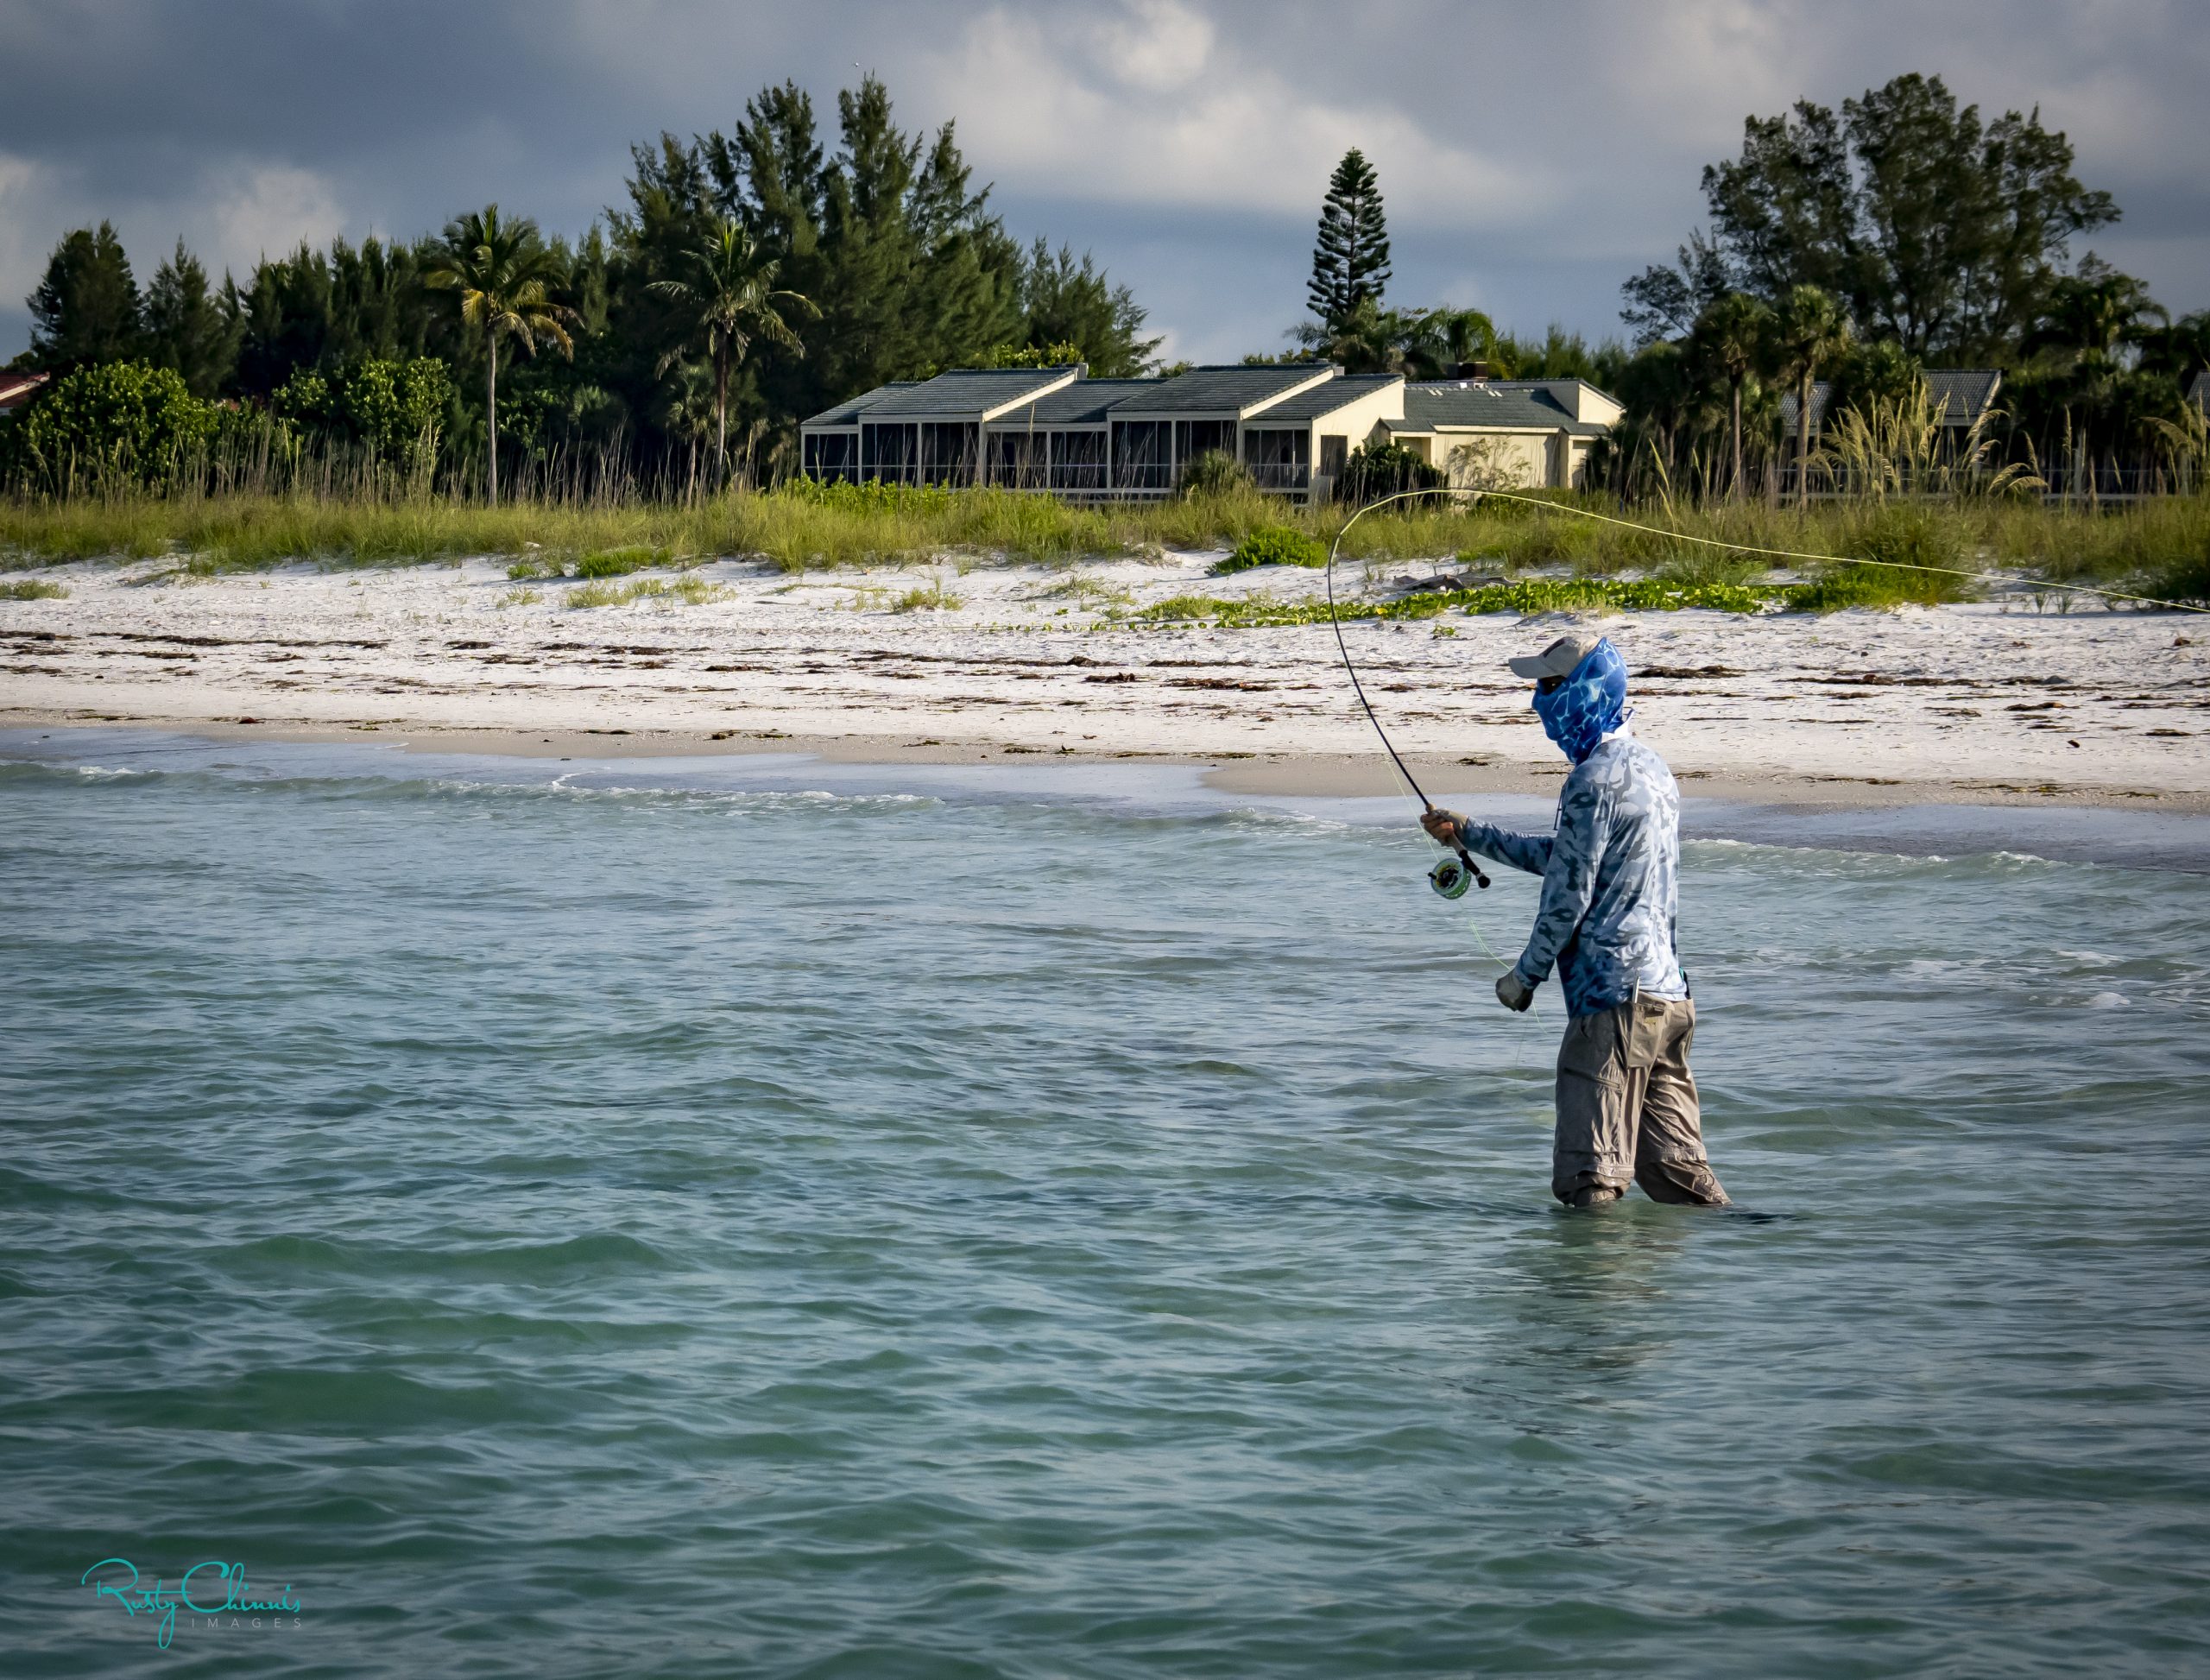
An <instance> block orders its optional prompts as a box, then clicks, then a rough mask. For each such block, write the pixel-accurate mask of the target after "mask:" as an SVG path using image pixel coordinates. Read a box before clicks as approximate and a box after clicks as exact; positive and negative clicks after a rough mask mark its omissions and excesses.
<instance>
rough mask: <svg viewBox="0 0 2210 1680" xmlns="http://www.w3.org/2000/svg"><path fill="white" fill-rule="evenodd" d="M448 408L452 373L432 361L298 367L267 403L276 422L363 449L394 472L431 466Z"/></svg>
mask: <svg viewBox="0 0 2210 1680" xmlns="http://www.w3.org/2000/svg"><path fill="white" fill-rule="evenodd" d="M452 407H453V388H452V374H451V370H450V369H448V368H447V367H446V366H445V363H443V362H441V361H439V359H438V358H437V357H434V356H418V357H414V359H413V360H411V361H407V362H393V361H386V360H383V359H382V358H381V357H369V358H367V359H366V360H364V361H360V362H356V363H353V364H352V365H351V366H350V367H346V368H340V369H332V371H331V372H329V373H327V374H325V373H322V372H319V371H317V370H316V369H312V368H302V369H298V370H297V371H295V372H294V374H293V375H292V376H291V377H290V378H289V379H287V380H286V381H285V382H284V383H283V384H282V385H281V386H280V387H279V388H277V390H276V391H275V394H274V395H271V396H270V397H269V399H268V411H269V413H270V414H274V415H275V417H276V418H277V419H279V420H289V421H291V422H292V423H293V424H294V426H299V427H300V429H301V430H303V431H305V432H307V433H311V434H313V435H315V436H318V437H321V438H332V439H340V440H343V441H344V442H347V443H353V444H358V445H363V447H365V448H366V449H367V450H368V451H369V453H371V454H372V455H374V456H375V457H376V458H377V459H378V460H380V461H382V462H385V463H387V464H392V465H400V464H418V465H426V464H428V463H429V462H432V461H434V460H435V459H436V458H437V455H438V441H439V438H440V436H441V435H442V434H443V433H445V431H446V429H447V424H448V416H449V414H450V413H451V409H452Z"/></svg>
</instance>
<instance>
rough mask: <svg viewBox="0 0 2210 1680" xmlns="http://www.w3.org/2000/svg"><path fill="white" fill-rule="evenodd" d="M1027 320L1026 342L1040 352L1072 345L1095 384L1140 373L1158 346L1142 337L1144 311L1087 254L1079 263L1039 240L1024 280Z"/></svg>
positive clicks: (1068, 251) (1064, 249)
mask: <svg viewBox="0 0 2210 1680" xmlns="http://www.w3.org/2000/svg"><path fill="white" fill-rule="evenodd" d="M1020 306H1021V312H1022V313H1023V314H1024V315H1025V316H1026V323H1025V325H1026V338H1025V339H1024V340H1023V342H1024V343H1025V344H1027V345H1028V346H1029V347H1031V348H1032V349H1037V350H1041V349H1045V348H1046V347H1048V346H1050V345H1052V344H1073V345H1075V346H1076V347H1077V348H1078V349H1079V350H1080V351H1082V359H1083V361H1084V362H1085V363H1088V364H1089V375H1090V377H1091V378H1093V379H1126V378H1129V377H1131V376H1134V375H1136V374H1140V373H1141V372H1142V371H1143V370H1144V369H1145V367H1146V365H1147V364H1148V363H1149V362H1150V360H1151V353H1152V351H1155V350H1157V349H1158V348H1159V340H1158V339H1156V338H1143V337H1141V336H1140V335H1141V333H1142V332H1143V324H1144V317H1145V310H1144V307H1143V306H1142V305H1141V304H1140V303H1138V302H1137V301H1136V300H1135V294H1134V293H1133V292H1131V291H1130V290H1129V289H1128V288H1127V287H1125V286H1114V285H1113V284H1112V283H1111V282H1110V281H1108V280H1107V279H1106V278H1105V274H1104V271H1103V270H1102V269H1101V268H1099V267H1098V266H1097V264H1096V260H1095V259H1094V258H1092V257H1091V256H1090V255H1089V252H1087V251H1084V252H1083V254H1082V257H1081V259H1080V260H1079V261H1077V260H1076V257H1075V254H1074V249H1073V247H1072V246H1070V245H1061V246H1060V247H1059V248H1058V250H1056V251H1054V250H1053V249H1051V242H1050V241H1049V240H1047V239H1045V238H1044V237H1042V236H1041V235H1039V236H1038V237H1037V240H1036V243H1035V244H1034V245H1032V246H1031V247H1030V248H1029V252H1028V261H1027V263H1026V267H1025V268H1024V269H1023V270H1022V273H1021V276H1020Z"/></svg>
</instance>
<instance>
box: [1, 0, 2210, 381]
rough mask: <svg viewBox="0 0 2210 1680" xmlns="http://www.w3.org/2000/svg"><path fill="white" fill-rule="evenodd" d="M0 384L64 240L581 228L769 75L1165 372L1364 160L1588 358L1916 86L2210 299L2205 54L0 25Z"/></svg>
mask: <svg viewBox="0 0 2210 1680" xmlns="http://www.w3.org/2000/svg"><path fill="white" fill-rule="evenodd" d="M0 62H4V63H5V64H7V65H8V66H9V73H8V77H7V83H8V94H7V98H5V99H4V100H0V355H5V354H6V353H9V352H10V351H12V350H13V349H14V348H15V347H16V346H18V345H20V344H22V341H23V338H24V335H25V332H26V331H27V320H28V318H27V315H26V313H25V312H24V311H23V309H22V306H21V305H20V302H19V300H20V299H21V298H22V295H23V294H24V293H25V292H26V291H28V289H29V287H30V286H31V285H32V284H33V283H34V282H35V280H36V277H37V274H38V270H39V268H40V267H41V264H42V262H43V261H44V258H45V255H46V252H47V250H48V249H50V248H51V246H52V245H53V243H54V241H55V240H56V239H57V238H59V237H60V235H61V234H62V233H63V232H65V231H66V230H67V229H69V228H70V227H73V226H77V225H79V224H84V223H86V222H90V221H96V220H98V219H99V218H102V217H108V218H112V219H113V220H114V221H115V222H116V224H117V226H118V227H119V228H120V229H121V230H122V231H123V236H124V237H125V240H126V242H127V243H128V244H129V249H130V250H131V252H132V254H133V257H134V260H135V261H136V263H137V264H138V266H139V268H140V269H141V271H142V274H143V273H144V272H147V271H150V269H151V268H152V266H153V264H154V262H155V261H156V260H157V259H158V257H159V256H160V254H161V252H163V251H165V250H166V249H167V248H168V247H169V245H170V244H171V243H174V240H175V239H176V238H177V237H179V236H182V237H185V238H186V240H187V241H188V242H189V243H191V244H192V245H193V247H194V248H195V249H198V250H199V251H200V252H201V254H202V255H203V256H205V257H206V258H207V259H208V260H209V262H210V264H211V266H214V267H218V268H219V267H222V266H225V265H227V266H230V267H232V268H239V269H243V268H245V267H247V266H249V265H250V263H251V262H252V261H253V259H254V257H255V256H256V255H257V254H258V253H259V252H261V251H262V250H264V249H269V250H274V249H283V248H288V247H289V246H290V245H292V244H294V243H297V241H298V240H299V239H300V238H301V237H306V238H311V239H314V240H317V241H320V240H323V239H326V238H328V237H330V236H331V235H332V234H333V233H338V232H344V233H346V234H348V235H351V236H354V237H358V236H359V235H361V234H363V233H364V232H368V231H379V232H386V233H399V234H409V235H411V234H414V233H416V232H420V231H426V230H430V229H434V228H435V227H437V226H439V225H440V224H442V223H443V222H444V221H445V218H447V217H448V216H450V215H451V214H452V213H453V212H455V211H457V210H459V209H461V208H463V207H464V206H467V205H477V204H481V203H483V202H484V201H485V200H486V199H492V198H496V199H499V200H500V201H501V202H502V203H503V204H505V205H508V207H509V208H512V209H515V210H520V211H523V212H527V213H530V214H534V215H535V216H536V217H537V218H539V219H540V221H541V222H542V223H544V224H546V226H547V227H548V228H553V229H559V230H564V231H570V232H579V231H582V230H583V229H584V227H585V226H587V225H588V224H589V223H590V220H591V219H592V218H594V217H595V216H596V215H597V213H598V212H599V211H600V210H601V209H602V207H603V206H604V205H606V204H608V203H609V202H611V201H614V200H616V199H618V197H619V196H620V193H621V183H622V176H623V174H624V171H625V168H626V166H627V162H628V147H629V145H630V144H631V143H632V142H636V141H641V140H648V139H650V138H651V137H653V136H654V135H656V134H658V133H659V132H660V130H661V129H670V130H672V131H674V132H676V133H679V134H689V133H691V132H694V131H699V130H703V129H708V128H712V127H717V126H718V127H724V128H725V127H727V126H728V125H729V124H730V123H733V122H734V121H736V118H737V117H738V115H739V113H740V112H741V111H742V105H743V103H744V100H745V99H746V98H747V97H748V96H749V95H750V94H751V93H752V92H755V90H756V89H758V88H759V87H760V86H761V85H762V84H764V83H766V82H768V81H780V80H781V79H784V78H786V77H788V78H791V79H795V80H796V81H798V82H799V84H800V85H803V86H805V87H807V88H809V89H811V91H812V92H813V93H814V95H815V98H816V99H817V100H818V101H819V102H820V103H821V104H824V106H832V105H833V101H834V97H835V92H836V90H837V88H838V87H839V86H841V85H848V84H849V83H851V82H852V81H854V80H855V79H856V74H857V73H856V70H855V69H854V66H855V64H857V65H859V66H863V67H865V68H868V69H872V70H875V71H876V72H878V73H881V75H882V76H883V78H884V79H886V80H887V82H888V84H889V85H890V88H891V91H892V93H893V97H894V98H896V99H897V101H898V103H899V106H900V113H901V115H902V116H903V117H904V119H905V120H906V122H907V123H913V124H918V123H937V122H940V121H943V120H945V119H947V118H954V117H956V118H957V120H958V123H959V129H960V133H961V136H962V139H963V143H964V145H965V147H966V149H967V152H968V155H969V159H970V160H971V161H973V163H974V164H975V166H976V173H977V175H978V177H980V178H981V179H984V180H992V181H995V183H996V195H995V202H996V203H997V205H999V207H1000V208H1001V210H1002V211H1003V212H1004V213H1005V215H1006V217H1007V222H1008V224H1009V225H1010V226H1011V227H1012V228H1013V231H1015V232H1016V233H1020V234H1023V235H1026V234H1030V233H1034V232H1044V233H1048V234H1049V235H1051V237H1053V238H1054V239H1055V240H1056V239H1067V240H1070V241H1072V242H1073V243H1075V244H1076V245H1077V247H1083V246H1087V247H1089V248H1091V249H1095V250H1096V254H1097V256H1098V257H1099V258H1100V260H1101V261H1102V262H1104V263H1106V264H1107V266H1108V268H1110V269H1111V270H1112V271H1113V272H1114V275H1115V276H1116V277H1118V278H1120V279H1122V280H1125V281H1128V282H1130V283H1131V284H1133V286H1134V287H1135V288H1136V291H1137V294H1138V295H1139V296H1140V298H1141V299H1142V300H1144V301H1145V302H1146V304H1147V305H1148V306H1150V307H1151V309H1152V315H1153V319H1154V322H1155V324H1156V325H1158V326H1159V328H1161V329H1163V330H1165V332H1167V333H1168V334H1169V336H1170V348H1171V350H1172V351H1174V352H1176V353H1178V354H1185V355H1192V356H1198V357H1215V356H1223V357H1225V356H1234V355H1236V354H1239V353H1241V351H1246V350H1254V349H1263V348H1272V347H1274V346H1277V345H1279V344H1280V343H1281V341H1282V333H1283V331H1284V329H1285V328H1286V327H1287V326H1288V325H1290V323H1291V321H1293V320H1294V319H1296V318H1297V316H1298V313H1300V310H1301V307H1302V300H1303V290H1304V270H1305V266H1306V262H1307V260H1308V254H1309V251H1310V239H1311V228H1312V220H1313V217H1314V214H1315V212H1316V211H1317V203H1318V199H1319V194H1320V191H1321V188H1322V186H1323V182H1324V179H1325V175H1326V172H1327V169H1328V167H1329V164H1330V163H1332V161H1334V158H1335V156H1336V155H1339V154H1340V153H1341V152H1342V149H1343V148H1344V147H1345V146H1347V145H1349V144H1357V145H1360V146H1362V147H1363V148H1365V149H1366V151H1367V154H1368V155H1370V156H1372V157H1373V159H1374V161H1375V162H1376V164H1377V167H1379V168H1380V173H1381V178H1382V184H1383V188H1384V190H1385V192H1386V194H1387V196H1388V201H1389V205H1390V213H1391V221H1392V231H1393V232H1394V235H1395V246H1396V266H1397V281H1396V286H1395V287H1394V291H1395V294H1397V295H1398V296H1399V297H1400V298H1401V299H1402V300H1405V301H1441V300H1445V299H1447V300H1450V301H1453V302H1458V303H1471V304H1478V305H1480V306H1482V307H1484V308H1486V309H1488V310H1489V311H1490V312H1491V313H1493V314H1495V315H1496V316H1497V317H1498V318H1499V319H1500V320H1501V321H1504V322H1506V323H1507V324H1509V325H1514V326H1517V327H1519V328H1520V329H1522V330H1529V331H1533V330H1539V329H1540V328H1541V327H1542V326H1543V325H1545V324H1546V323H1547V322H1550V321H1551V320H1558V321H1562V322H1563V323H1565V324H1566V325H1570V326H1576V327H1580V328H1582V329H1583V330H1586V331H1588V332H1592V333H1596V334H1602V333H1606V332H1611V331H1613V330H1614V329H1615V326H1616V310H1617V302H1618V287H1619V283H1620V280H1621V279H1623V278H1624V277H1625V276H1626V275H1628V274H1630V273H1632V272H1633V271H1634V270H1636V269H1638V268H1640V267H1641V266H1642V265H1643V264H1645V263H1646V262H1652V261H1658V260H1663V259H1664V257H1666V256H1669V255H1670V251H1671V249H1672V248H1673V246H1674V244H1675V243H1677V242H1678V240H1679V239H1680V238H1681V237H1682V236H1683V234H1684V233H1685V232H1686V231H1687V230H1688V229H1689V227H1690V226H1691V225H1693V224H1695V222H1696V220H1697V218H1698V216H1699V212H1700V211H1701V208H1702V206H1701V204H1700V201H1699V199H1698V196H1697V193H1696V175H1697V171H1698V169H1699V167H1700V166H1701V165H1702V163H1704V162H1706V161H1710V160H1711V159H1714V158H1716V157H1719V156H1721V155H1726V154H1727V153H1729V152H1731V151H1732V150H1733V148H1734V146H1735V145H1736V144H1737V143H1738V142H1739V138H1740V127H1741V121H1742V117H1744V115H1745V114H1746V113H1748V112H1751V111H1759V112H1767V111H1777V110H1780V109H1782V108H1783V107H1784V106H1785V105H1786V104H1789V103H1790V102H1791V101H1793V100H1794V99H1796V98H1800V97H1809V98H1815V99H1818V100H1820V101H1822V102H1825V103H1834V102H1836V101H1839V100H1840V99H1841V98H1844V97H1846V96H1847V95H1849V94H1852V93H1854V92H1858V91H1860V90H1861V89H1863V88H1864V87H1866V86H1867V85H1872V84H1875V83H1878V82H1879V81H1883V80H1885V79H1887V78H1888V77H1889V76H1891V75H1893V74H1896V73H1899V72H1901V71H1904V70H1912V69H1916V70H1925V71H1929V72H1940V73H1942V74H1943V75H1944V76H1946V77H1947V78H1948V81H1949V83H1950V85H1951V86H1952V87H1954V89H1956V90H1957V92H1959V94H1960V95H1961V97H1963V98H1967V99H1972V100H1976V101H1978V102H1979V103H1980V104H1981V105H1982V106H1983V108H1986V109H1990V110H2001V109H2003V108H2005V107H2008V106H2013V105H2016V106H2021V107H2024V106H2029V105H2033V104H2039V105H2040V106H2041V108H2042V110H2043V116H2044V118H2045V120H2047V121H2049V123H2052V124H2054V125H2055V126H2058V127H2062V128H2063V129H2066V130H2067V131H2068V133H2070V135H2071V136H2073V138H2074V142H2076V143H2077V145H2078V146H2079V148H2080V169H2081V174H2082V175H2083V177H2084V178H2085V179H2086V180H2087V181H2088V182H2089V183H2090V184H2091V185H2093V186H2104V187H2107V188H2108V189H2110V190H2111V191H2112V192H2113V193H2115V194H2116V195H2117V197H2118V200H2119V202H2120V203H2121V204H2122V205H2125V208H2126V212H2127V214H2126V219H2125V222H2124V223H2123V224H2121V225H2120V227H2118V229H2115V230H2112V232H2111V233H2110V234H2108V235H2107V236H2106V237H2103V238H2102V239H2100V241H2099V242H2098V243H2099V247H2100V249H2101V250H2102V251H2103V253H2104V254H2105V255H2106V256H2109V257H2110V258H2111V259H2112V260H2113V261H2116V262H2119V263H2121V264H2122V265H2124V266H2126V267H2129V268H2132V269H2134V270H2135V271H2137V272H2139V273H2141V274H2143V275H2145V276H2146V277H2147V278H2148V279H2149V280H2150V282H2151V284H2152V286H2153V287H2154V288H2155V290H2156V294H2157V295H2158V296H2159V297H2160V298H2162V299H2163V300H2164V301H2165V302H2166V303H2168V304H2169V305H2171V306H2173V307H2174V308H2175V309H2184V308H2196V307H2201V306H2203V305H2204V304H2206V303H2210V189H2206V188H2205V186H2203V185H2202V182H2201V178H2200V172H2199V160H2198V159H2197V157H2196V156H2195V155H2194V150H2193V142H2188V140H2187V139H2186V137H2185V136H2187V135H2188V134H2189V133H2191V132H2193V131H2194V111H2195V109H2196V106H2197V104H2198V102H2199V92H2198V90H2199V89H2200V88H2201V85H2203V81H2204V79H2205V72H2206V70H2210V31H2204V30H2202V29H2201V28H2200V27H2199V15H2196V14H2194V13H2193V12H2192V9H2191V8H2188V7H2185V6H2182V5H2181V4H2178V3H2172V0H2068V3H2056V0H2014V3H2000V0H1983V3H1977V4H1974V5H1972V6H1969V7H1929V6H1927V5H1925V4H1924V3H1923V0H1863V3H1859V4H1856V5H1853V6H1849V7H1834V6H1827V5H1817V4H1808V3H1792V0H1791V3H1769V4H1768V3H1753V0H1676V3H1631V0H1589V3H1587V4H1585V5H1582V6H1579V7H1575V8H1562V7H1550V6H1544V7H1528V6H1525V5H1518V4H1512V5H1507V4H1494V3H1476V4H1466V3H1455V4H1453V3H1442V0H1432V3H1431V0H1384V3H1378V4H1367V5H1364V6H1361V7H1359V8H1357V9H1354V11H1352V12H1350V13H1346V12H1345V10H1344V9H1342V8H1341V7H1326V8H1321V7H1310V6H1304V5H1298V4H1291V3H1282V0H1274V3H1266V4H1259V3H1248V0H1244V3H1237V0H1214V3H1205V0H1116V3H1108V4H1099V3H1062V0H1042V3H1023V4H1019V5H1015V4H1011V3H1002V4H991V3H967V4H959V5H950V4H942V3H936V0H907V3H902V4H890V3H857V0H854V3H841V4H840V3H830V4H827V5H818V6H815V7H812V8H809V9H803V10H799V9H791V8H786V7H772V8H771V7H752V6H735V7H732V6H729V5H727V4H709V3H702V0H630V3H600V0H534V3H527V4H524V3H515V0H481V3H476V4H470V5H464V6H455V5H451V4H450V3H440V4H435V5H433V4H429V3H424V0H379V3H376V4H373V5H370V4H363V3H352V0H283V3H277V0H233V3H228V4H225V5H224V6H221V7H219V8H212V7H207V6H205V5H202V4H196V3H191V0H166V3H164V0H136V3H126V0H81V3H66V0H0Z"/></svg>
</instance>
